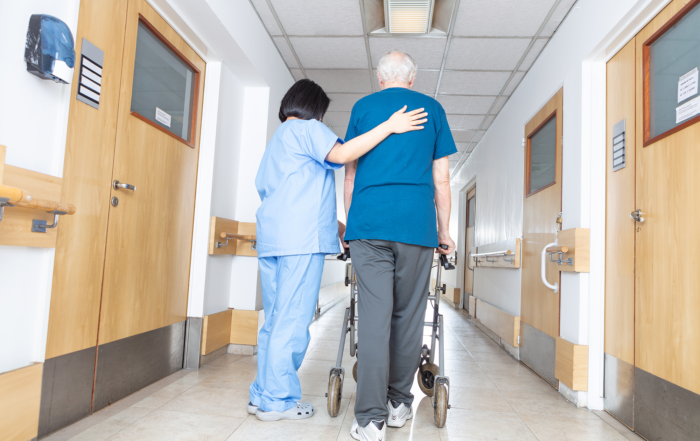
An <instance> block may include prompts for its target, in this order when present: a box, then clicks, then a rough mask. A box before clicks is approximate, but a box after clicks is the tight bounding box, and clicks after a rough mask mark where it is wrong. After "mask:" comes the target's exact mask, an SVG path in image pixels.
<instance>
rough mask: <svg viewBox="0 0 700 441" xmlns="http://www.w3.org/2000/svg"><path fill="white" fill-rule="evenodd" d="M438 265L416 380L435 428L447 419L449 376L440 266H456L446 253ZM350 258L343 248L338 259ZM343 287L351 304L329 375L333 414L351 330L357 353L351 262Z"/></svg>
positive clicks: (337, 404)
mask: <svg viewBox="0 0 700 441" xmlns="http://www.w3.org/2000/svg"><path fill="white" fill-rule="evenodd" d="M440 246H441V247H442V248H443V249H447V245H440ZM439 256H440V257H439V259H438V265H437V277H436V283H435V290H434V292H433V294H429V295H428V301H429V302H432V305H433V321H432V322H425V326H426V327H430V328H431V329H432V338H431V343H430V346H428V345H427V344H424V345H423V347H422V348H421V352H420V359H421V363H420V366H419V368H418V372H417V373H416V377H417V379H418V386H419V387H420V389H421V391H423V393H424V394H425V395H427V396H429V397H431V401H432V405H433V409H434V417H435V425H436V426H438V427H444V426H445V421H446V419H447V409H449V408H450V406H449V387H448V386H449V384H450V379H449V377H447V376H445V371H444V366H445V360H444V354H445V344H444V340H443V339H442V338H441V337H442V335H443V329H444V327H443V316H442V315H441V314H440V311H439V307H440V295H439V293H444V292H445V290H446V286H445V285H444V284H443V285H442V286H441V284H440V281H441V275H442V269H443V268H444V269H445V270H453V269H455V267H454V265H452V264H451V263H450V262H449V261H448V260H447V256H445V255H444V254H440V255H439ZM348 258H350V250H349V249H348V250H346V251H345V253H343V254H341V255H339V256H338V260H343V261H347V260H348ZM345 286H350V307H348V308H347V309H345V317H344V318H343V327H342V329H341V330H340V347H339V348H338V359H337V361H336V364H335V366H334V367H332V368H331V370H330V374H329V378H328V393H326V397H328V414H329V415H330V416H332V417H335V416H338V412H339V411H340V400H341V399H342V397H343V380H344V379H345V368H343V367H342V362H343V349H344V348H345V337H346V335H347V334H348V333H350V356H351V357H356V356H357V350H358V349H357V334H356V332H357V323H358V318H357V310H356V305H357V299H358V291H357V278H356V276H355V270H354V269H353V267H352V263H349V262H348V263H347V265H346V266H345ZM435 340H438V341H439V344H440V349H439V358H440V361H439V365H436V364H435V363H434V361H435V351H433V348H434V347H435ZM352 377H353V378H354V379H355V381H357V361H355V365H354V366H353V368H352Z"/></svg>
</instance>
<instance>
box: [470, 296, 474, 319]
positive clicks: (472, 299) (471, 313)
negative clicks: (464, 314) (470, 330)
mask: <svg viewBox="0 0 700 441" xmlns="http://www.w3.org/2000/svg"><path fill="white" fill-rule="evenodd" d="M469 315H471V316H472V318H476V297H474V296H469Z"/></svg>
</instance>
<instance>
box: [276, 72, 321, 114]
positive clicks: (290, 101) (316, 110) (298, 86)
mask: <svg viewBox="0 0 700 441" xmlns="http://www.w3.org/2000/svg"><path fill="white" fill-rule="evenodd" d="M330 103H331V100H330V99H329V98H328V95H326V92H324V91H323V89H322V88H321V86H319V85H318V84H316V83H314V82H313V81H311V80H307V79H303V80H299V81H297V82H296V83H294V85H293V86H292V87H290V88H289V90H288V91H287V93H286V94H284V98H282V103H281V104H280V113H279V117H280V121H282V122H285V121H286V120H287V118H289V117H290V116H294V117H297V118H299V119H316V120H319V121H320V120H321V119H322V118H323V115H325V114H326V110H328V105H329V104H330Z"/></svg>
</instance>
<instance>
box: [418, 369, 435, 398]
mask: <svg viewBox="0 0 700 441" xmlns="http://www.w3.org/2000/svg"><path fill="white" fill-rule="evenodd" d="M438 375H440V368H438V366H437V365H436V364H433V363H425V364H424V365H423V367H422V368H420V369H418V372H417V373H416V377H417V379H418V386H420V390H421V391H422V392H423V393H424V394H426V395H427V396H429V397H432V396H433V392H434V387H435V377H437V376H438Z"/></svg>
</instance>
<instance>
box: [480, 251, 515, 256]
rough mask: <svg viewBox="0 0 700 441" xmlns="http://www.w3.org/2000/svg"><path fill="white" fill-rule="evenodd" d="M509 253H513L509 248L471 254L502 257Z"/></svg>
mask: <svg viewBox="0 0 700 441" xmlns="http://www.w3.org/2000/svg"><path fill="white" fill-rule="evenodd" d="M510 254H513V252H512V251H511V250H505V251H492V252H489V253H478V254H472V257H502V256H508V255H510Z"/></svg>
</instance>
